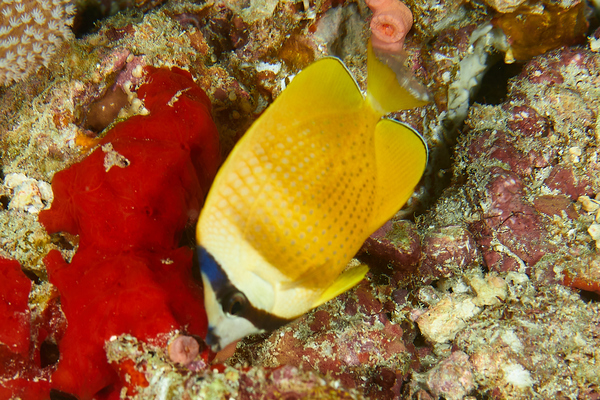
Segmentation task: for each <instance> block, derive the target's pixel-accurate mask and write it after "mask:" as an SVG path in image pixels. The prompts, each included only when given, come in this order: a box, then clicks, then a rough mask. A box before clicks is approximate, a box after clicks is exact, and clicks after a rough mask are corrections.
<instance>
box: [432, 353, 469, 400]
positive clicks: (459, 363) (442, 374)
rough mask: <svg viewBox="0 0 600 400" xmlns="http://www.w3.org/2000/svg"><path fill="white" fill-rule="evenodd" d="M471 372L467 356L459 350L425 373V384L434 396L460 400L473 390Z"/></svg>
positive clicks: (448, 399)
mask: <svg viewBox="0 0 600 400" xmlns="http://www.w3.org/2000/svg"><path fill="white" fill-rule="evenodd" d="M472 371H473V367H472V365H471V363H470V362H469V356H468V355H467V354H465V353H464V352H462V351H460V350H459V351H455V352H453V353H452V354H451V355H450V357H448V358H446V359H445V360H444V361H442V362H441V363H439V364H438V365H437V366H435V368H433V369H432V370H430V371H429V372H427V374H426V376H427V378H426V379H427V380H426V384H427V386H428V388H429V391H430V392H431V393H432V394H433V395H434V396H437V397H443V398H444V399H447V400H461V399H463V398H464V397H465V396H466V395H467V394H469V392H471V391H472V390H473V389H475V377H474V376H473V372H472Z"/></svg>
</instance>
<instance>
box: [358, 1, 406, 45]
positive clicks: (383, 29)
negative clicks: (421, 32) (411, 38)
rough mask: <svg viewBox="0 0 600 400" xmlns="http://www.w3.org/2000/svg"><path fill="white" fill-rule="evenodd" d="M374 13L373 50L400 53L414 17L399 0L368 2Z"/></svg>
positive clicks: (372, 26) (372, 21) (372, 27)
mask: <svg viewBox="0 0 600 400" xmlns="http://www.w3.org/2000/svg"><path fill="white" fill-rule="evenodd" d="M366 2H367V6H369V8H370V9H371V11H373V18H372V19H371V32H372V36H371V43H372V44H373V48H374V49H376V50H380V51H383V52H387V53H399V52H400V51H401V50H402V46H404V38H405V37H406V34H407V33H408V31H409V30H410V28H411V27H412V22H413V15H412V13H411V12H410V10H409V9H408V7H406V6H405V5H404V3H402V2H400V1H398V0H366Z"/></svg>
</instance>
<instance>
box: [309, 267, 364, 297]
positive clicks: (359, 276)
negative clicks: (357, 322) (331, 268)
mask: <svg viewBox="0 0 600 400" xmlns="http://www.w3.org/2000/svg"><path fill="white" fill-rule="evenodd" d="M367 272H369V267H368V266H367V265H366V264H360V265H359V266H357V267H353V268H350V269H348V270H346V271H344V272H342V274H341V275H340V276H338V277H337V279H336V280H335V281H333V283H332V284H331V286H329V287H328V288H327V289H326V290H325V291H324V292H323V294H322V295H321V297H319V298H318V299H317V300H316V301H315V302H314V304H313V308H314V307H317V306H320V305H321V304H323V303H325V302H327V301H329V300H331V299H333V298H334V297H336V296H339V295H340V294H342V293H344V292H345V291H347V290H348V289H351V288H353V287H354V286H356V285H357V284H358V282H360V281H362V280H363V278H364V277H365V275H366V274H367Z"/></svg>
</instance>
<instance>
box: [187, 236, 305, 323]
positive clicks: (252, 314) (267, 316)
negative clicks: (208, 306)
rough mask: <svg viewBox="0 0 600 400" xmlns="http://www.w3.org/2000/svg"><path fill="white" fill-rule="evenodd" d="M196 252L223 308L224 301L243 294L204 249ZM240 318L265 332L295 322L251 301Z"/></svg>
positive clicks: (201, 267) (197, 248) (201, 266)
mask: <svg viewBox="0 0 600 400" xmlns="http://www.w3.org/2000/svg"><path fill="white" fill-rule="evenodd" d="M196 250H197V258H198V262H199V264H200V269H201V270H202V272H203V273H204V275H205V276H206V277H207V278H208V280H209V281H210V284H211V286H212V288H213V290H214V291H215V296H216V297H217V301H218V302H219V304H221V306H222V307H223V303H224V300H226V299H228V298H230V297H231V296H232V293H236V292H239V293H241V292H240V291H239V290H238V289H237V288H236V287H235V286H234V285H233V284H232V283H231V281H230V280H229V278H228V277H227V274H226V273H225V271H223V268H221V266H220V265H219V263H218V262H217V261H216V260H215V259H214V257H213V256H212V255H211V254H210V253H209V252H208V251H206V249H205V248H204V247H202V246H197V247H196ZM225 308H227V307H225ZM225 308H224V309H225ZM239 316H240V317H244V318H246V319H247V320H248V321H250V322H252V324H253V325H254V326H255V327H256V328H258V329H261V330H265V331H273V330H275V329H277V328H279V327H281V326H283V325H285V324H287V323H289V322H291V321H293V319H287V318H281V317H278V316H276V315H273V314H271V313H269V312H267V311H265V310H261V309H258V308H256V307H254V306H253V305H252V303H250V302H249V301H247V302H246V307H245V309H244V310H243V313H241V314H239Z"/></svg>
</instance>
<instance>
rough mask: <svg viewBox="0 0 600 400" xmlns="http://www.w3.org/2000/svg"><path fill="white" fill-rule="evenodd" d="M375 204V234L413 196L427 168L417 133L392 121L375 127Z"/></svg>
mask: <svg viewBox="0 0 600 400" xmlns="http://www.w3.org/2000/svg"><path fill="white" fill-rule="evenodd" d="M375 155H376V165H377V192H376V193H377V196H376V198H377V203H376V204H375V207H374V210H375V211H374V215H373V221H372V223H373V225H372V226H371V227H370V230H371V231H375V230H376V229H378V228H379V227H380V226H381V225H383V224H384V223H385V222H386V221H387V220H388V219H390V218H391V217H392V216H393V215H394V214H395V213H396V212H397V211H398V210H399V209H400V207H401V206H402V205H403V204H404V203H406V201H407V200H408V198H409V197H410V196H411V195H412V193H413V191H414V189H415V186H416V185H417V184H418V183H419V181H420V180H421V176H422V175H423V172H424V171H425V166H426V165H427V144H426V143H425V141H424V140H423V138H422V137H421V135H419V134H418V133H417V132H416V131H414V130H413V129H412V128H410V127H409V126H407V125H405V124H403V123H400V122H398V121H395V120H393V119H386V118H384V119H382V120H380V121H379V122H378V123H377V125H376V126H375Z"/></svg>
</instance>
